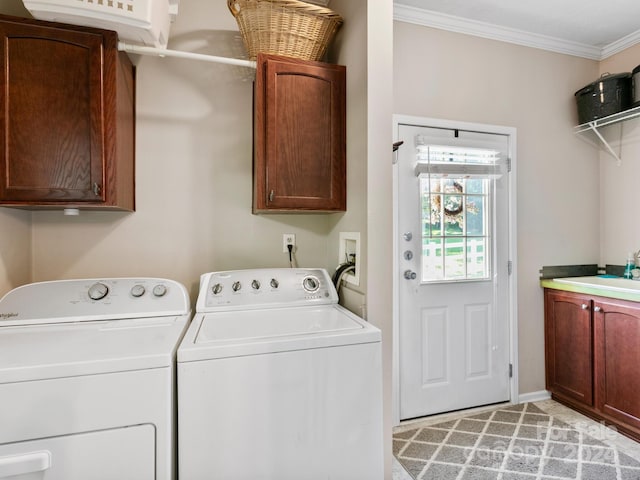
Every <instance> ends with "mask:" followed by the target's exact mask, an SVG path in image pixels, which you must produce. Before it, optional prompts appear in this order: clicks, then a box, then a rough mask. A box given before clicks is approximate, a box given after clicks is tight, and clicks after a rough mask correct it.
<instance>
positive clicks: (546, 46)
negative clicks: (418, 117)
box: [393, 3, 640, 60]
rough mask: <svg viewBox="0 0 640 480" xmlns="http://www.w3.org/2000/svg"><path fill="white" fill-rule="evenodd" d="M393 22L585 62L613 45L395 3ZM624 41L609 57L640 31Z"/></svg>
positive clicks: (599, 57)
mask: <svg viewBox="0 0 640 480" xmlns="http://www.w3.org/2000/svg"><path fill="white" fill-rule="evenodd" d="M393 19H394V20H397V21H400V22H406V23H413V24H416V25H422V26H426V27H432V28H438V29H440V30H448V31H451V32H456V33H463V34H467V35H474V36H476V37H482V38H488V39H491V40H498V41H501V42H507V43H514V44H516V45H523V46H525V47H532V48H539V49H542V50H548V51H551V52H555V53H563V54H566V55H573V56H576V57H582V58H588V59H590V60H602V59H603V58H606V57H604V56H603V52H604V51H605V50H606V49H608V48H609V47H610V46H613V45H614V44H611V45H609V46H607V47H605V49H601V48H599V47H594V46H593V45H586V44H583V43H578V42H571V41H567V40H561V39H559V38H554V37H548V36H545V35H539V34H535V33H529V32H524V31H522V30H516V29H513V28H507V27H502V26H499V25H494V24H491V23H485V22H479V21H476V20H469V19H466V18H461V17H456V16H453V15H446V14H443V13H438V12H433V11H430V10H424V9H421V8H416V7H410V6H407V5H399V4H397V3H394V5H393ZM629 37H632V38H629ZM627 38H629V40H628V41H626V42H623V43H622V44H621V45H619V46H617V45H616V46H615V47H612V48H619V49H618V50H616V51H615V52H613V53H617V52H618V51H620V50H624V49H625V48H628V47H629V46H631V45H633V44H635V43H638V42H640V31H639V32H636V33H635V34H633V35H629V36H628V37H625V38H624V39H622V40H625V39H627ZM622 40H620V41H622ZM631 42H633V43H631ZM614 43H617V42H614ZM613 53H610V54H609V55H613Z"/></svg>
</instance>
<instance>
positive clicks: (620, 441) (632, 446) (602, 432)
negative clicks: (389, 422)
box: [393, 400, 640, 480]
mask: <svg viewBox="0 0 640 480" xmlns="http://www.w3.org/2000/svg"><path fill="white" fill-rule="evenodd" d="M534 404H535V405H536V406H537V407H538V408H540V409H541V410H543V411H544V412H546V413H548V414H549V415H552V416H554V417H556V418H557V419H558V420H561V421H564V422H566V423H568V424H570V425H572V426H573V427H574V428H575V429H576V430H580V431H583V432H586V433H588V434H589V435H590V436H592V437H594V438H597V439H599V440H601V441H603V442H604V443H609V444H614V445H616V447H617V448H618V449H619V450H620V451H622V452H624V453H626V454H627V455H629V456H631V457H633V458H635V459H636V460H639V461H640V443H637V442H634V441H633V440H631V439H629V438H627V437H625V436H623V435H621V434H618V433H616V432H615V431H613V430H611V429H608V428H606V427H603V426H602V425H601V424H599V423H597V422H594V421H593V420H591V419H589V418H587V417H585V416H584V415H581V414H580V413H578V412H576V411H574V410H571V409H569V408H567V407H565V406H564V405H561V404H559V403H557V402H555V401H553V400H544V401H541V402H535V403H534ZM495 408H496V406H495V405H493V406H490V407H485V408H477V409H472V410H466V411H464V412H456V413H452V414H444V415H436V416H432V417H428V418H426V419H419V420H413V421H408V422H403V423H402V424H401V425H400V426H398V427H396V428H395V429H394V431H395V432H402V431H406V430H412V429H415V428H418V427H424V426H428V425H434V424H436V423H442V422H446V421H449V420H453V419H457V418H459V417H466V416H469V415H473V414H477V413H482V412H484V411H489V410H494V409H495ZM393 479H394V480H412V478H411V476H410V475H409V474H408V473H407V472H406V471H405V470H404V469H403V468H402V466H401V465H400V464H399V463H398V461H397V460H396V459H395V457H394V459H393ZM442 480H446V479H445V478H443V479H442Z"/></svg>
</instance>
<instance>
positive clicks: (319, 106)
mask: <svg viewBox="0 0 640 480" xmlns="http://www.w3.org/2000/svg"><path fill="white" fill-rule="evenodd" d="M254 101H255V118H254V129H255V131H254V159H253V163H254V164H253V167H254V171H253V182H254V186H253V211H254V213H267V212H271V213H282V212H289V213H304V212H339V211H345V210H346V208H347V192H346V189H347V187H346V185H347V184H346V68H345V67H344V66H341V65H333V64H327V63H322V62H311V61H305V60H298V59H293V58H288V57H281V56H276V55H266V54H260V55H258V60H257V70H256V82H255V96H254Z"/></svg>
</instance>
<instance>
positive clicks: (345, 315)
mask: <svg viewBox="0 0 640 480" xmlns="http://www.w3.org/2000/svg"><path fill="white" fill-rule="evenodd" d="M380 338H381V334H380V330H378V329H377V328H376V327H374V326H373V325H371V324H369V323H367V322H366V321H364V320H363V319H361V318H359V317H357V316H356V315H354V314H352V313H351V312H349V311H348V310H346V309H344V308H343V307H341V306H340V305H335V304H334V305H321V306H315V307H294V308H275V309H267V310H246V311H234V312H218V313H208V314H200V315H197V316H196V318H194V320H193V322H192V324H191V326H190V327H189V330H188V331H187V334H186V335H185V338H184V340H183V341H182V343H181V345H180V348H179V349H178V362H189V361H197V360H206V359H214V358H224V357H237V356H244V355H258V354H265V353H275V352H284V351H289V350H304V349H310V348H322V347H334V346H341V345H353V344H359V343H373V342H379V341H380Z"/></svg>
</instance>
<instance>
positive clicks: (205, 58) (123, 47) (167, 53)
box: [118, 42, 256, 68]
mask: <svg viewBox="0 0 640 480" xmlns="http://www.w3.org/2000/svg"><path fill="white" fill-rule="evenodd" d="M118 50H120V51H121V52H128V53H138V54H140V55H155V56H157V57H178V58H186V59H190V60H200V61H202V62H213V63H226V64H227V65H237V66H239V67H248V68H256V62H255V61H253V60H242V59H239V58H228V57H216V56H214V55H203V54H201V53H191V52H180V51H178V50H166V49H163V48H154V47H143V46H141V45H131V44H128V43H125V42H118Z"/></svg>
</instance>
